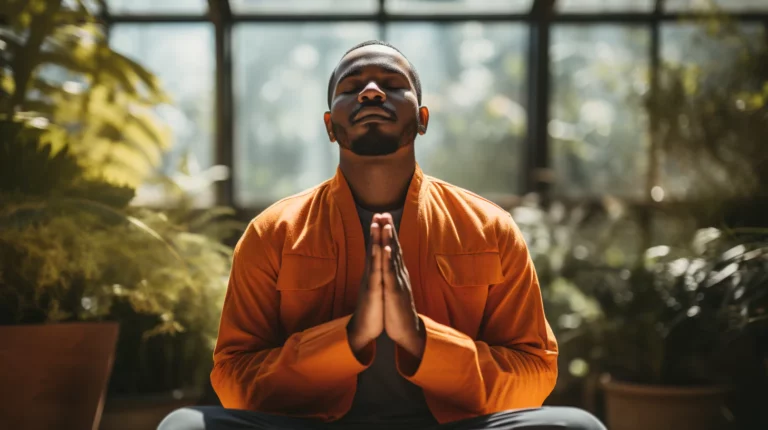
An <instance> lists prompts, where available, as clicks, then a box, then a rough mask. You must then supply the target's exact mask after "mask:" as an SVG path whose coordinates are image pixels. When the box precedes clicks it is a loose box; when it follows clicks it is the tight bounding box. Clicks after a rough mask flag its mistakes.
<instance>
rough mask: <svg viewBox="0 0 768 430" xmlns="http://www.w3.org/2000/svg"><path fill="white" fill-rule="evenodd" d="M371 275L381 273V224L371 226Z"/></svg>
mask: <svg viewBox="0 0 768 430" xmlns="http://www.w3.org/2000/svg"><path fill="white" fill-rule="evenodd" d="M370 263H371V270H372V273H371V274H376V273H381V228H380V227H379V224H377V223H373V224H371V258H370Z"/></svg>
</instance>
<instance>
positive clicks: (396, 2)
mask: <svg viewBox="0 0 768 430" xmlns="http://www.w3.org/2000/svg"><path fill="white" fill-rule="evenodd" d="M532 1H533V0H387V2H386V7H387V12H391V13H405V14H408V13H412V14H417V13H425V14H447V13H499V12H502V13H503V12H506V13H519V12H528V11H529V10H531V3H532Z"/></svg>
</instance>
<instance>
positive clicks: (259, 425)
mask: <svg viewBox="0 0 768 430" xmlns="http://www.w3.org/2000/svg"><path fill="white" fill-rule="evenodd" d="M396 427H397V428H398V429H401V428H405V427H403V426H396ZM377 428H382V429H385V428H386V429H389V428H393V426H391V425H390V426H386V425H381V424H375V425H374V424H371V425H368V424H366V425H349V424H334V423H328V424H324V423H319V422H317V421H312V420H307V419H300V418H290V417H284V416H276V415H268V414H263V413H260V412H252V411H245V410H237V409H224V408H222V407H218V406H198V407H190V408H183V409H178V410H176V411H174V412H172V413H171V414H170V415H168V416H167V417H165V419H164V420H163V422H161V423H160V426H159V427H158V430H235V429H238V430H239V429H253V430H266V429H270V430H352V429H366V430H368V429H377ZM430 429H432V430H481V429H508V430H534V429H535V430H605V427H604V426H603V425H602V424H601V423H600V421H598V419H597V418H595V417H594V416H592V415H591V414H589V413H588V412H585V411H582V410H580V409H576V408H566V407H543V408H537V409H520V410H514V411H507V412H499V413H495V414H491V415H486V416H482V417H477V418H470V419H467V420H462V421H456V422H452V423H447V424H442V425H438V426H433V427H431V428H430Z"/></svg>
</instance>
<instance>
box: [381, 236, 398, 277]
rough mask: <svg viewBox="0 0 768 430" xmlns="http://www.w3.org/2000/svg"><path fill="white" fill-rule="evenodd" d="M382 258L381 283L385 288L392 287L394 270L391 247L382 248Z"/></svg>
mask: <svg viewBox="0 0 768 430" xmlns="http://www.w3.org/2000/svg"><path fill="white" fill-rule="evenodd" d="M383 254H384V255H383V258H382V263H381V264H382V276H383V279H382V281H383V283H384V286H385V287H394V286H395V284H396V278H395V276H396V275H395V270H394V267H393V266H392V247H391V246H385V247H384V248H383Z"/></svg>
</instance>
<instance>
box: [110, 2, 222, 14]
mask: <svg viewBox="0 0 768 430" xmlns="http://www.w3.org/2000/svg"><path fill="white" fill-rule="evenodd" d="M107 6H109V13H111V14H113V15H119V14H129V15H130V14H142V15H151V14H166V13H178V14H190V15H191V14H197V15H202V14H204V13H205V12H206V11H208V2H207V1H206V0H162V1H158V0H107Z"/></svg>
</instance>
